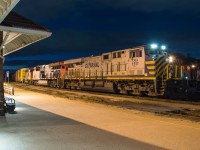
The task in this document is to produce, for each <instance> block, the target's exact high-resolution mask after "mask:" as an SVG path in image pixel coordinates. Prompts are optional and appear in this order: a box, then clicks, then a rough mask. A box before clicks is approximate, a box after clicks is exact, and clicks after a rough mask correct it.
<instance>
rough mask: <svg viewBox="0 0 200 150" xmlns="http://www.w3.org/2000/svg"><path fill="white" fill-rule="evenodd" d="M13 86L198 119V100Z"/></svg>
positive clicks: (73, 98)
mask: <svg viewBox="0 0 200 150" xmlns="http://www.w3.org/2000/svg"><path fill="white" fill-rule="evenodd" d="M13 86H15V87H17V88H22V89H25V90H29V91H34V92H40V93H44V94H49V95H52V96H58V97H63V98H67V99H70V100H82V101H86V102H94V103H100V104H104V105H109V106H115V107H119V108H123V109H129V110H138V111H142V112H148V113H154V114H155V115H159V116H160V115H162V116H168V117H175V118H181V119H188V120H192V121H198V122H199V121H200V115H199V114H200V102H191V101H180V100H169V99H167V100H166V99H161V98H156V97H139V96H132V95H122V94H114V93H103V92H94V91H81V90H69V89H56V88H49V87H43V86H33V85H27V84H21V83H20V84H19V83H13Z"/></svg>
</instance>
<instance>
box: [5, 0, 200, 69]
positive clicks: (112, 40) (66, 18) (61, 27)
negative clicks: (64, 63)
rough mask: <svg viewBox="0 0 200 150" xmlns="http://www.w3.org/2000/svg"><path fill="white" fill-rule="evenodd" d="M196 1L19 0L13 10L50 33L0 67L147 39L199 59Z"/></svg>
mask: <svg viewBox="0 0 200 150" xmlns="http://www.w3.org/2000/svg"><path fill="white" fill-rule="evenodd" d="M199 6H200V1H198V0H181V1H180V0H32V1H30V0H21V1H20V2H19V3H18V4H17V6H16V7H15V8H14V11H16V12H18V13H19V14H21V15H23V16H25V17H27V18H29V19H31V20H33V21H35V22H37V23H39V24H41V25H43V26H45V27H47V28H48V29H49V30H50V31H51V32H52V33H53V34H52V36H51V37H50V38H47V39H45V40H42V41H40V42H37V43H35V44H33V45H31V46H28V47H26V48H24V49H21V50H20V51H17V52H14V53H12V54H10V55H8V56H6V62H5V67H4V68H5V70H10V69H19V68H22V67H33V66H36V65H41V64H47V63H50V62H56V61H60V60H67V59H72V58H78V57H84V56H90V55H99V54H101V53H103V52H109V51H114V50H119V49H124V48H130V47H134V46H138V45H144V44H145V45H146V44H151V43H158V44H166V45H167V47H168V49H169V50H170V52H180V53H183V54H185V55H187V54H190V55H191V56H193V57H196V58H199V57H200V9H199Z"/></svg>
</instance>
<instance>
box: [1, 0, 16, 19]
mask: <svg viewBox="0 0 200 150" xmlns="http://www.w3.org/2000/svg"><path fill="white" fill-rule="evenodd" d="M19 1H20V0H0V23H1V22H2V21H3V20H4V19H5V17H6V16H7V15H8V14H9V13H10V11H11V10H12V9H13V8H14V7H15V5H17V3H18V2H19Z"/></svg>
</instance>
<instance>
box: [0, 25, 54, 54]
mask: <svg viewBox="0 0 200 150" xmlns="http://www.w3.org/2000/svg"><path fill="white" fill-rule="evenodd" d="M0 31H3V43H2V45H1V47H0V49H2V48H3V56H5V55H8V54H10V53H12V52H15V51H17V50H19V49H21V48H24V47H26V46H28V45H30V44H33V43H35V42H37V41H40V40H42V39H45V38H47V37H49V36H51V32H47V31H39V30H31V29H22V28H15V27H5V26H0Z"/></svg>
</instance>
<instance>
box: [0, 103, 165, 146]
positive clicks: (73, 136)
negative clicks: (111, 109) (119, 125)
mask: <svg viewBox="0 0 200 150" xmlns="http://www.w3.org/2000/svg"><path fill="white" fill-rule="evenodd" d="M0 149H1V150H11V149H15V150H27V149H28V150H40V149H41V150H45V149H48V150H55V149H58V150H60V149H61V150H62V149H63V150H66V149H70V150H76V149H78V150H79V149H80V150H83V149H86V150H89V149H91V150H96V149H99V150H103V149H106V150H109V149H113V150H117V149H123V150H126V149H130V150H132V149H137V150H139V149H142V150H144V149H148V150H149V149H152V150H155V149H162V148H159V147H156V146H153V145H149V144H146V143H142V142H139V141H136V140H133V139H129V138H126V137H123V136H120V135H117V134H113V133H110V132H107V131H104V130H101V129H98V128H95V127H92V126H89V125H86V124H83V123H81V122H77V121H74V120H72V119H69V118H65V117H61V116H58V115H55V114H52V113H49V112H46V111H43V110H40V109H37V108H34V107H31V106H28V105H25V104H23V103H19V102H17V108H16V111H15V112H14V113H13V114H7V115H6V118H5V117H0Z"/></svg>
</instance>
